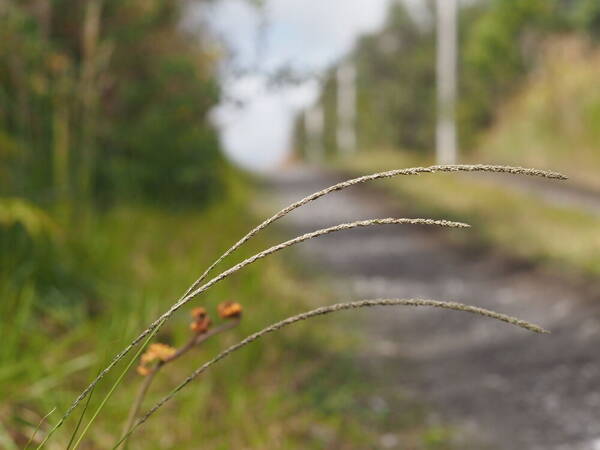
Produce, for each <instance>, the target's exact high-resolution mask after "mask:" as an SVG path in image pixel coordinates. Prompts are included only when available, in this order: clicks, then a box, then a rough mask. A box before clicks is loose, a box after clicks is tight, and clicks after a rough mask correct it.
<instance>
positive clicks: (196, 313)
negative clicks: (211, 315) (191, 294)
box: [192, 307, 208, 320]
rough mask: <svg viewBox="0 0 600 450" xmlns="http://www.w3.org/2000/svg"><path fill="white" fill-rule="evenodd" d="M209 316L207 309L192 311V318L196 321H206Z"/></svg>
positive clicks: (200, 308)
mask: <svg viewBox="0 0 600 450" xmlns="http://www.w3.org/2000/svg"><path fill="white" fill-rule="evenodd" d="M207 315H208V313H207V312H206V309H204V308H202V307H199V308H194V309H192V317H193V318H194V319H196V320H200V319H204V318H205V317H206V316H207Z"/></svg>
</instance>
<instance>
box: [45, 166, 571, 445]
mask: <svg viewBox="0 0 600 450" xmlns="http://www.w3.org/2000/svg"><path fill="white" fill-rule="evenodd" d="M461 171H462V172H494V173H508V174H517V175H529V176H539V177H544V178H551V179H565V177H564V176H563V175H561V174H558V173H555V172H547V171H540V170H536V169H526V168H520V167H505V166H485V165H456V166H432V167H418V168H413V169H399V170H392V171H387V172H380V173H376V174H373V175H369V176H365V177H360V178H356V179H353V180H348V181H345V182H342V183H338V184H336V185H334V186H330V187H329V188H326V189H323V190H321V191H318V192H316V193H314V194H312V195H310V196H308V197H305V198H304V199H302V200H300V201H298V202H296V203H293V204H291V205H290V206H288V207H287V208H284V209H283V210H281V211H280V212H279V213H277V214H275V215H274V216H272V217H271V218H269V219H267V220H266V221H264V222H263V223H262V224H260V225H259V226H258V227H255V228H254V229H252V230H251V231H250V232H249V233H248V234H246V236H244V237H243V238H242V239H241V240H239V241H238V242H237V243H236V244H234V245H233V246H232V247H230V248H229V249H228V250H226V251H225V253H224V254H223V255H222V256H221V257H219V258H218V259H217V260H216V261H215V262H214V263H213V264H212V265H211V266H210V267H209V268H208V269H207V270H206V271H205V272H204V273H203V275H201V277H200V278H199V279H198V280H197V281H195V282H194V283H193V285H192V286H191V287H190V288H189V289H188V290H187V291H186V293H185V294H184V295H183V296H182V297H181V298H180V299H179V300H178V301H176V302H175V303H174V304H173V305H172V306H171V307H170V308H169V309H168V310H167V311H166V312H165V313H163V314H162V315H160V316H159V317H158V319H156V320H155V321H154V322H152V324H151V325H150V326H149V327H147V328H146V329H145V330H144V331H143V332H142V333H141V334H140V335H139V336H138V337H137V338H135V339H133V340H132V341H131V342H130V344H129V345H127V346H126V347H125V349H124V350H122V351H121V352H120V353H118V354H117V355H116V356H115V357H114V358H113V359H112V360H111V361H110V363H109V364H108V365H107V366H106V367H105V368H104V369H103V370H102V371H101V372H100V374H99V375H98V376H97V377H96V378H95V379H94V381H93V382H92V383H91V384H90V385H89V386H88V387H87V388H86V389H84V390H83V392H82V393H81V394H80V395H79V396H78V397H77V399H76V400H75V401H74V402H73V404H72V405H71V406H70V407H69V408H68V410H67V411H66V412H65V414H64V415H63V417H62V418H61V419H60V420H59V422H58V423H57V424H56V425H55V426H54V427H53V428H52V429H51V430H50V431H49V433H48V434H47V436H46V438H45V440H44V441H42V443H41V444H40V446H39V447H42V446H43V445H44V444H45V443H46V442H47V440H48V439H49V438H50V436H51V435H52V434H53V433H54V431H56V430H57V429H58V428H59V427H60V426H61V425H62V424H63V423H64V421H65V420H66V419H67V418H68V417H69V416H70V414H71V413H72V412H73V410H74V409H75V408H76V407H77V406H78V404H79V403H80V402H81V401H82V400H83V399H84V398H85V397H86V396H87V395H89V393H90V392H91V390H93V389H95V387H96V385H97V384H98V383H99V382H100V381H101V380H102V379H103V378H104V377H105V376H106V375H107V374H109V372H110V371H111V369H113V368H114V367H115V366H116V365H117V364H119V363H120V362H121V360H123V358H124V357H125V356H126V355H127V353H128V352H129V351H130V350H131V349H133V348H134V347H135V346H136V345H137V344H139V343H140V341H142V340H143V339H149V337H148V336H150V337H151V336H152V335H154V334H156V333H157V332H158V331H159V330H160V328H161V327H162V325H163V324H164V323H165V322H166V321H167V320H168V319H169V318H170V317H171V316H172V315H173V314H175V313H176V312H177V311H178V310H179V309H180V308H182V307H183V306H184V305H186V304H187V303H188V302H190V301H191V300H193V299H194V298H195V297H196V296H198V295H199V294H201V293H203V292H205V291H207V290H208V289H209V288H211V287H212V286H214V285H216V284H217V283H218V282H219V281H221V280H223V279H225V278H227V277H228V276H230V275H231V274H233V273H235V272H237V271H239V270H240V269H242V268H244V267H245V266H248V265H250V264H251V263H253V262H255V261H257V260H259V259H261V258H264V257H266V256H268V255H270V254H272V253H275V252H276V251H278V250H281V249H284V248H287V247H290V246H292V245H294V244H296V243H299V242H303V241H305V240H307V239H312V238H315V237H318V236H321V235H324V234H327V233H331V232H335V231H342V230H345V229H351V228H355V227H358V226H370V225H376V224H405V223H408V224H427V225H441V226H453V227H465V226H466V225H465V224H461V223H451V222H448V221H438V220H430V219H373V220H368V221H361V222H353V223H349V224H341V225H338V226H336V227H331V228H327V229H323V230H317V231H315V232H313V233H307V234H305V235H303V236H299V237H297V238H294V239H292V240H289V241H286V242H283V243H281V244H279V245H275V246H273V247H271V248H269V249H267V250H264V251H262V252H259V253H257V254H255V255H254V256H252V257H249V258H246V259H245V260H244V261H242V262H241V263H239V264H237V265H235V266H233V267H231V268H230V269H228V270H226V271H224V272H222V273H221V274H219V275H217V276H215V277H214V278H213V279H211V280H210V281H208V282H206V283H204V284H203V285H200V284H201V282H202V281H203V280H204V278H205V277H206V276H207V274H208V273H209V272H210V271H211V270H212V269H213V268H214V267H215V266H216V265H217V264H218V263H219V262H220V261H222V260H223V259H224V258H225V257H227V256H228V255H229V254H231V253H233V252H234V251H236V250H237V249H238V248H240V247H241V246H242V244H244V243H245V242H246V241H248V240H249V239H250V238H252V237H253V236H254V235H255V234H256V233H258V232H259V231H260V230H261V229H263V228H265V227H266V226H268V225H269V224H271V223H273V222H274V221H276V220H278V219H279V218H281V217H283V216H285V215H286V214H287V213H289V212H291V211H292V210H294V209H296V208H298V207H301V206H303V205H304V204H307V203H309V202H310V201H312V200H315V199H317V198H319V197H322V196H324V195H327V194H329V193H331V192H335V191H338V190H341V189H345V188H347V187H350V186H353V185H355V184H359V183H362V182H366V181H371V180H376V179H381V178H391V177H394V176H398V175H418V174H420V173H436V172H461ZM382 305H387V306H390V305H413V306H437V307H443V308H447V309H456V310H460V311H465V312H475V313H478V314H481V315H485V316H488V317H492V318H495V319H498V320H503V321H506V322H508V323H512V324H515V325H518V326H522V327H524V328H526V329H529V330H530V331H537V332H543V330H542V329H541V328H539V327H537V326H535V325H531V324H528V323H526V322H523V321H519V320H518V319H513V318H508V317H506V316H502V315H501V314H498V313H495V312H491V311H486V310H482V309H480V308H474V307H470V306H468V305H461V304H457V303H447V302H446V303H444V302H436V301H431V300H367V301H362V302H354V303H349V304H338V305H333V306H330V307H322V308H318V309H316V310H312V311H309V312H308V313H304V314H299V315H295V316H292V317H290V318H288V319H286V320H283V321H280V322H276V323H274V324H273V325H271V326H269V327H267V328H265V329H263V330H262V331H260V332H257V333H255V334H253V335H250V336H248V337H247V338H246V339H244V340H243V341H241V342H239V343H238V344H236V345H233V346H231V347H229V349H227V350H225V351H224V352H222V353H221V354H219V355H218V356H216V357H215V358H213V359H212V360H210V361H208V362H207V363H205V364H204V365H203V366H201V367H200V368H199V369H197V370H196V371H194V372H193V373H192V375H190V376H189V377H188V378H187V379H186V380H185V381H184V382H183V383H181V384H179V385H178V387H176V388H175V389H174V390H173V391H172V392H171V394H169V395H167V396H166V397H164V398H163V399H162V400H161V401H160V402H158V403H157V404H156V405H155V407H153V408H152V409H151V410H150V411H149V412H148V413H146V414H145V415H144V416H142V417H141V418H140V419H139V420H138V421H137V422H136V423H135V425H133V427H132V428H131V429H130V431H129V432H127V431H126V434H125V436H124V438H122V439H121V440H120V441H119V442H118V443H117V444H116V445H115V448H117V447H118V446H119V445H120V443H121V442H123V441H124V440H125V439H127V437H128V436H129V434H130V433H131V432H132V431H133V430H135V429H136V428H137V427H138V426H139V425H141V424H142V423H144V422H145V420H146V419H147V418H149V417H150V415H152V414H153V413H154V412H155V411H156V410H158V409H159V408H160V407H162V406H163V405H164V404H165V403H166V402H167V401H169V400H171V399H172V398H173V397H174V396H175V394H177V393H178V392H179V391H180V390H181V389H182V388H183V387H185V386H186V385H187V384H188V383H190V382H191V381H192V380H193V379H194V378H195V377H197V376H198V375H199V374H201V373H202V372H204V371H205V370H206V369H208V368H209V367H210V366H212V365H213V364H214V363H216V362H218V361H219V360H220V359H222V358H224V357H226V356H228V355H229V354H231V353H233V352H234V351H237V350H238V349H241V348H242V347H244V346H245V345H247V344H249V343H251V342H254V341H256V340H257V339H259V338H260V337H262V336H264V335H265V334H268V333H271V332H273V331H277V330H279V329H280V328H282V327H284V326H286V325H290V324H292V323H295V322H297V321H300V320H305V319H309V318H312V317H315V316H317V315H323V314H328V313H331V312H336V311H339V310H343V309H350V308H361V307H369V306H382ZM141 350H142V349H141V348H140V349H139V350H138V353H140V352H141ZM174 352H176V351H174ZM130 365H131V361H130V362H129V365H128V366H127V367H126V368H125V370H124V371H123V372H122V375H121V376H119V378H118V379H117V380H116V382H115V383H114V384H113V385H112V387H111V388H110V390H109V392H108V394H107V395H106V396H105V397H104V398H103V400H102V401H101V404H100V407H99V408H98V409H97V410H96V413H95V414H94V416H93V417H92V419H91V420H90V422H89V423H88V425H87V426H86V427H85V429H84V432H83V433H82V435H81V436H80V437H79V438H78V440H77V442H76V445H77V444H78V443H79V442H81V440H82V438H83V436H84V434H85V431H87V430H88V429H89V427H90V425H91V423H92V421H93V420H94V419H95V417H96V416H97V414H98V412H99V410H100V409H101V408H102V406H103V405H104V403H105V402H106V401H107V398H108V396H110V395H112V393H113V391H114V390H115V387H116V386H117V385H118V384H119V383H120V382H121V379H122V377H123V376H124V374H125V372H126V371H127V369H128V367H129V366H130ZM142 392H144V390H142ZM130 418H131V415H130ZM127 429H129V426H127V427H126V430H127Z"/></svg>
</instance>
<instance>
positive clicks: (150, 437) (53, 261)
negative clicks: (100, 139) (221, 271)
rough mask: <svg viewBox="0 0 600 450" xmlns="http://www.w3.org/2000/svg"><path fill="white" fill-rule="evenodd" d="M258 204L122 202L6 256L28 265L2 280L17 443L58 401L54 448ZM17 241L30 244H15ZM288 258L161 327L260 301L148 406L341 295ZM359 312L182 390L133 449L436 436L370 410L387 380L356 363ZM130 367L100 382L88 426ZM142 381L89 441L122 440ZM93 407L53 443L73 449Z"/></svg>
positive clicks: (174, 374) (7, 375)
mask: <svg viewBox="0 0 600 450" xmlns="http://www.w3.org/2000/svg"><path fill="white" fill-rule="evenodd" d="M245 199H246V194H242V193H240V189H237V190H235V189H234V194H233V196H232V198H230V199H228V200H227V201H225V202H223V203H222V204H218V205H215V206H214V207H212V208H211V209H210V210H208V211H204V212H202V213H198V212H194V211H191V210H189V209H188V210H176V211H164V210H159V209H155V208H151V207H142V206H132V205H127V206H125V205H123V206H120V207H115V208H113V209H111V210H110V211H108V212H104V213H102V214H100V213H98V214H95V215H93V216H92V217H91V218H90V219H89V220H88V221H87V223H86V225H85V226H82V227H73V228H72V229H63V230H62V234H63V237H62V238H56V239H55V240H54V241H53V243H51V244H50V243H48V242H42V241H39V240H37V241H35V243H36V245H35V246H33V247H32V248H28V247H27V248H26V250H25V251H24V253H23V254H22V255H21V256H22V258H18V257H17V256H18V255H16V253H15V252H13V255H12V257H13V259H12V260H7V261H8V262H7V261H4V263H5V264H8V265H9V264H11V262H12V263H13V269H12V270H11V271H10V272H9V271H7V272H6V273H5V274H3V275H2V276H0V289H1V290H2V294H3V298H4V301H3V303H2V306H1V307H0V308H2V315H1V316H0V327H2V335H3V336H6V338H5V341H4V345H3V346H2V349H1V351H0V358H1V359H0V363H1V364H0V398H2V399H3V401H2V404H1V405H0V424H1V426H0V442H1V443H3V444H2V445H3V446H4V447H6V448H11V445H13V444H14V447H15V448H22V447H23V446H24V445H25V444H26V443H27V441H28V440H29V438H30V437H31V435H32V434H33V432H34V431H35V429H36V427H37V426H38V424H39V422H40V419H41V418H42V417H44V416H45V414H46V413H48V412H49V411H51V410H52V409H53V408H55V407H56V408H57V410H56V411H55V412H54V413H53V414H52V415H51V416H50V417H49V418H48V419H47V420H46V421H45V422H44V424H43V425H42V426H41V429H40V431H39V432H38V433H37V437H36V442H39V440H40V439H41V438H43V436H44V435H45V433H46V432H47V431H48V429H49V428H50V427H51V425H52V424H54V423H56V421H57V420H58V419H59V418H60V416H61V415H62V414H63V413H64V412H65V410H66V408H67V407H68V406H69V405H70V403H71V401H72V400H73V399H74V398H75V396H76V395H77V394H78V393H79V392H80V391H81V390H82V389H83V388H84V387H85V386H86V385H87V383H89V381H90V380H91V379H93V378H94V376H95V375H96V374H97V373H98V370H99V369H101V368H102V367H104V366H105V365H106V364H107V362H108V361H109V360H110V359H111V358H112V357H113V356H114V354H115V353H116V352H118V351H119V350H121V349H122V348H123V347H124V346H125V344H126V343H127V342H129V341H130V340H131V339H132V338H133V337H135V336H136V335H137V334H138V333H139V332H140V331H141V330H142V329H143V328H144V327H145V326H146V325H147V324H149V323H150V322H151V321H153V320H154V319H155V318H156V317H157V316H158V315H159V314H160V313H162V312H163V311H164V310H166V309H167V308H168V307H169V306H170V305H171V303H172V302H173V301H174V300H175V299H176V298H177V297H178V296H179V295H181V293H182V292H183V291H184V290H185V288H187V286H189V285H190V284H191V282H192V281H193V280H194V279H195V278H196V277H197V276H198V275H199V274H200V273H201V272H202V270H203V269H204V268H205V267H206V266H208V265H209V263H210V262H211V261H212V260H214V258H215V257H216V256H218V255H219V254H221V253H222V252H223V251H224V250H225V249H226V248H227V247H229V246H230V245H231V244H232V243H233V242H234V241H236V240H237V239H238V238H239V237H241V236H242V235H243V234H245V233H246V231H247V230H248V229H249V228H250V227H251V226H252V225H254V224H255V223H256V222H257V220H256V218H255V217H252V216H251V215H250V214H249V213H248V212H247V207H246V206H245ZM36 239H38V238H36ZM274 240H279V239H278V236H277V234H272V233H268V234H263V235H261V236H259V237H258V238H257V239H254V240H252V241H251V242H250V243H249V245H248V246H245V247H244V248H243V249H241V250H240V252H239V253H238V254H236V255H235V256H234V257H233V258H232V259H231V261H229V264H227V263H226V264H225V267H226V266H228V265H231V264H232V263H233V261H234V260H240V259H242V258H244V257H247V256H250V255H251V254H254V253H256V252H257V251H258V250H262V249H263V248H265V247H267V246H269V245H271V244H272V243H273V242H274ZM3 245H4V248H5V249H12V250H14V248H13V247H11V244H10V243H9V242H4V243H3ZM45 246H50V247H52V248H49V249H43V248H42V247H45ZM36 249H37V250H36ZM34 250H35V251H34ZM40 252H41V253H40ZM28 256H29V257H30V258H29V259H34V260H35V267H34V269H35V270H34V269H32V270H30V271H29V272H28V273H29V275H28V276H29V278H28V277H26V276H24V277H21V278H18V282H17V277H16V276H15V273H16V272H17V271H18V270H19V269H20V268H21V267H22V266H23V264H24V261H26V260H27V259H28V258H27V257H28ZM285 258H286V257H285V255H281V256H275V257H270V258H267V259H266V260H264V261H261V262H259V263H257V264H255V265H253V266H251V267H248V268H247V269H245V270H244V271H242V272H240V273H239V274H236V275H235V276H233V277H231V278H229V279H228V280H227V281H225V282H223V283H220V284H218V285H216V286H215V287H214V288H213V289H211V290H210V291H209V292H208V293H207V294H206V295H204V296H202V297H201V298H199V299H197V300H196V301H194V302H192V305H190V306H189V307H187V308H186V309H185V310H183V311H180V312H179V313H177V314H176V315H175V316H174V317H173V318H172V319H171V320H170V321H169V323H168V324H167V325H166V326H165V327H164V328H163V329H161V330H160V332H159V333H158V335H157V337H156V339H155V341H160V342H164V343H168V344H171V345H180V344H182V343H183V342H184V341H185V340H186V339H187V338H188V337H189V329H188V325H189V322H190V317H189V310H190V309H191V308H192V307H193V306H197V305H203V306H206V307H207V308H208V309H209V311H211V313H212V315H213V317H215V316H216V314H215V308H216V305H217V304H218V303H219V302H220V301H223V300H236V301H238V302H240V303H242V304H243V305H244V308H245V314H244V318H243V321H242V324H241V326H240V327H239V328H237V329H235V330H232V331H231V332H229V333H228V334H226V335H222V336H217V337H216V338H213V339H212V340H211V341H209V342H207V343H206V344H205V345H203V346H202V348H200V349H198V350H196V351H193V352H191V353H190V354H189V355H186V356H185V357H184V358H182V359H181V360H178V361H177V362H176V363H174V364H173V365H170V366H169V367H167V368H166V369H165V370H163V371H161V373H160V374H159V375H158V376H157V378H156V380H155V382H154V383H153V385H152V388H151V391H150V393H149V395H148V397H147V399H146V402H145V405H144V408H143V410H145V409H146V408H148V407H149V406H151V405H152V404H153V402H154V401H156V400H158V399H159V398H161V397H162V396H163V395H164V394H166V393H167V392H168V391H170V389H172V388H173V387H174V386H176V385H177V384H178V383H179V382H180V381H182V379H183V378H184V377H185V376H187V375H188V374H189V373H190V372H191V371H192V370H193V369H195V368H196V367H198V366H200V365H201V364H202V363H203V362H205V361H206V360H207V359H209V358H210V357H211V356H214V355H215V354H216V353H217V352H218V351H219V350H220V349H223V348H224V347H225V346H227V345H229V344H232V343H234V342H235V341H238V340H240V339H241V338H243V337H245V336H246V335H248V334H250V333H252V332H254V331H256V330H258V329H260V328H262V327H264V326H265V325H267V324H269V323H272V322H273V321H276V320H279V319H281V318H284V317H286V316H289V315H292V314H295V313H298V312H301V311H304V310H307V309H310V308H312V307H314V306H316V305H321V304H326V303H331V302H332V301H333V300H341V299H334V298H331V297H330V296H328V295H327V290H326V289H324V288H323V287H321V285H320V284H315V283H314V282H313V281H311V280H308V279H306V278H305V276H304V275H303V276H300V275H299V274H298V273H297V272H291V271H290V270H289V269H287V268H286V267H289V264H286V261H285ZM48 265H56V266H60V270H58V269H56V267H52V268H48V267H47V266H48ZM292 265H293V264H292ZM225 267H223V268H225ZM47 272H50V273H51V274H55V272H56V273H59V274H62V275H61V276H62V278H60V277H59V278H60V279H55V278H56V277H55V275H52V276H46V274H47ZM48 277H49V280H46V278H48ZM28 280H29V281H28ZM40 280H42V281H40ZM34 281H35V282H34ZM354 314H357V313H354ZM344 317H353V315H347V316H344V315H341V316H339V317H337V318H335V319H333V320H331V319H328V318H321V319H317V320H315V321H312V322H311V323H310V324H299V325H297V326H294V327H291V328H290V329H287V330H285V331H284V332H282V333H279V334H276V335H273V336H269V337H267V338H266V339H264V340H263V341H261V342H258V343H255V344H253V345H251V346H249V347H248V348H246V349H244V350H243V351H240V352H238V353H236V355H234V356H233V357H232V358H230V359H229V360H227V361H224V362H223V363H221V364H219V365H217V366H215V368H214V369H212V370H211V371H210V372H208V373H207V374H206V376H203V377H201V379H200V380H198V381H197V382H195V383H193V384H192V385H191V387H189V388H187V389H185V390H184V391H182V392H181V393H180V394H179V395H178V396H177V397H176V399H175V400H174V401H173V402H171V403H170V404H169V405H167V406H166V407H165V408H164V409H163V410H161V412H160V413H158V414H157V416H156V417H154V418H152V419H151V420H150V421H149V422H148V423H147V424H146V425H144V426H143V427H142V428H141V429H140V431H139V432H136V433H135V434H134V435H133V437H132V439H131V440H130V446H129V448H131V449H136V448H140V449H141V448H144V449H152V448H199V447H202V448H206V449H230V448H236V449H245V448H257V449H258V448H270V449H271V448H273V449H277V448H285V449H295V448H297V449H306V448H308V449H310V448H315V449H320V448H332V447H334V448H339V449H363V448H377V442H378V438H379V435H380V433H383V432H385V431H386V430H392V431H394V432H395V433H404V434H405V435H407V436H410V442H413V444H411V445H413V447H414V448H420V447H419V445H421V444H423V445H425V444H426V439H425V438H424V437H423V436H426V435H423V434H422V432H421V430H424V431H423V432H424V433H426V428H424V427H423V426H422V424H421V423H420V422H418V421H417V422H414V421H413V422H411V423H410V424H403V425H398V424H397V423H393V421H392V422H391V423H388V421H389V418H386V420H385V421H383V420H381V419H382V418H381V417H379V416H377V415H374V414H373V413H372V412H371V411H370V410H369V408H367V407H365V400H364V399H365V398H368V397H369V395H371V390H372V389H371V387H370V386H369V384H368V383H367V382H366V381H367V380H365V378H364V377H365V374H364V373H362V372H361V371H360V370H359V369H358V368H357V367H356V360H355V358H354V356H353V350H354V348H355V347H354V345H355V344H356V342H357V338H358V337H359V336H358V335H357V334H356V333H355V332H351V333H349V332H348V327H345V324H346V323H347V322H346V319H344ZM352 328H353V329H354V328H355V327H352ZM126 361H127V358H126V359H125V361H124V362H122V363H121V364H119V365H118V366H117V367H116V368H115V370H114V371H113V372H112V373H111V374H110V375H109V376H107V378H106V379H105V380H104V381H103V382H102V383H101V384H100V385H99V386H98V388H97V389H96V390H95V391H94V394H93V397H92V399H91V402H90V404H89V408H87V415H86V417H85V418H84V419H83V421H82V423H83V425H82V427H81V428H80V432H81V429H82V428H83V427H84V426H85V424H86V423H87V422H88V421H89V419H90V417H91V416H92V414H93V412H94V411H96V410H97V408H98V407H99V406H100V403H101V402H102V400H103V398H105V396H106V394H107V393H108V392H109V390H110V388H111V386H112V385H113V383H114V382H115V380H116V379H117V377H118V376H119V373H120V372H121V371H122V370H123V369H124V368H125V367H126V364H127V362H126ZM140 382H141V377H140V376H138V375H137V374H136V373H135V371H133V370H131V371H129V373H128V374H127V375H126V376H125V378H124V381H123V383H121V384H120V385H119V386H118V388H117V389H116V390H115V392H114V393H113V395H112V396H111V397H110V399H109V400H108V401H107V403H106V405H105V406H104V408H103V410H102V412H101V413H100V414H99V415H98V418H97V419H96V420H95V422H94V423H93V425H92V426H91V427H90V430H89V433H87V434H86V437H85V439H84V440H83V444H82V448H111V446H112V445H113V444H114V443H115V442H116V440H117V439H118V438H119V436H120V433H121V430H122V427H123V425H124V421H125V420H126V417H127V413H128V410H129V408H130V405H131V403H132V402H133V398H134V396H135V394H136V392H137V389H138V386H139V383H140ZM82 408H83V405H82V406H80V408H79V409H78V410H77V411H76V412H75V413H74V414H73V416H71V418H70V419H69V420H68V421H67V422H66V423H65V425H63V427H61V428H60V429H59V430H58V431H57V432H56V434H55V435H53V436H52V438H51V439H50V441H49V443H48V445H47V446H46V448H50V449H54V448H57V449H58V448H61V449H62V448H65V447H66V446H67V444H68V442H69V440H70V439H71V437H72V433H73V430H74V429H75V428H76V426H77V423H78V420H79V414H80V412H81V410H82ZM419 417H421V416H419ZM75 440H76V439H75ZM36 442H34V443H33V444H34V445H35V443H36Z"/></svg>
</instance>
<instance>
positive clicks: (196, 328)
mask: <svg viewBox="0 0 600 450" xmlns="http://www.w3.org/2000/svg"><path fill="white" fill-rule="evenodd" d="M211 324H212V321H211V320H210V317H208V316H204V317H203V318H202V319H198V320H195V321H194V322H192V323H191V324H190V329H191V330H192V331H193V332H194V333H196V334H204V333H206V332H207V331H208V329H209V328H210V326H211Z"/></svg>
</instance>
